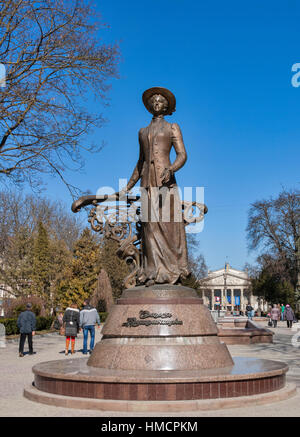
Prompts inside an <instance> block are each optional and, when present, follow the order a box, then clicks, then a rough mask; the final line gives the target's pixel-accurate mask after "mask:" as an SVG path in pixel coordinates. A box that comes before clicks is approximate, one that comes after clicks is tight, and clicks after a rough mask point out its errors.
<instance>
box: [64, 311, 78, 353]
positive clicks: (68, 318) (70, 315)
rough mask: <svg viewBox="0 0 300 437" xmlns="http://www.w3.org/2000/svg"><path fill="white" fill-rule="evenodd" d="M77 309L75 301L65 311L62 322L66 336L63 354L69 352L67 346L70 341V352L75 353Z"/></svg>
mask: <svg viewBox="0 0 300 437" xmlns="http://www.w3.org/2000/svg"><path fill="white" fill-rule="evenodd" d="M79 321H80V315H79V309H78V308H77V304H76V303H72V305H71V306H70V307H68V308H67V309H66V311H65V314H64V317H63V322H64V328H65V336H66V350H65V355H68V354H69V346H70V341H71V354H72V355H73V354H74V353H75V338H76V337H77V334H78V332H79Z"/></svg>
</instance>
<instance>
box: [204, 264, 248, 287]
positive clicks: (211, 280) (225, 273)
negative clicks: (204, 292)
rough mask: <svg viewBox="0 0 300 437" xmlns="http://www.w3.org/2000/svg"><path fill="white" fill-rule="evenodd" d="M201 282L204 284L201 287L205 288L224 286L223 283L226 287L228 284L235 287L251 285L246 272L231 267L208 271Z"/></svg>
mask: <svg viewBox="0 0 300 437" xmlns="http://www.w3.org/2000/svg"><path fill="white" fill-rule="evenodd" d="M225 280H226V283H225ZM203 282H204V284H205V285H203V287H205V288H224V286H225V285H226V287H228V288H230V286H234V287H235V288H238V287H250V286H251V282H250V280H249V276H248V273H247V272H243V271H240V270H237V269H233V268H231V267H227V268H226V269H219V270H215V271H213V272H209V274H208V276H207V277H206V278H205V279H204V280H203Z"/></svg>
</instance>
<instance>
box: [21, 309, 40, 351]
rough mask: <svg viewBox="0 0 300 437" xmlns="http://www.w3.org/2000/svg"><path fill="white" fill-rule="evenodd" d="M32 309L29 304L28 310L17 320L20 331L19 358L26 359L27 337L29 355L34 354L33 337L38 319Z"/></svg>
mask: <svg viewBox="0 0 300 437" xmlns="http://www.w3.org/2000/svg"><path fill="white" fill-rule="evenodd" d="M31 308H32V305H31V303H28V304H27V305H26V310H25V311H23V312H22V313H21V314H20V315H19V317H18V320H17V325H18V328H19V330H20V343H19V357H24V345H25V340H26V337H27V338H28V347H29V355H32V354H33V346H32V336H34V335H35V330H36V317H35V314H34V313H33V312H32V311H31Z"/></svg>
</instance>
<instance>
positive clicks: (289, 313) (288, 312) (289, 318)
mask: <svg viewBox="0 0 300 437" xmlns="http://www.w3.org/2000/svg"><path fill="white" fill-rule="evenodd" d="M283 317H284V320H286V323H287V327H288V328H291V327H292V326H293V320H294V319H295V315H294V311H293V310H292V308H291V307H290V305H289V304H287V305H286V306H285V310H284V313H283Z"/></svg>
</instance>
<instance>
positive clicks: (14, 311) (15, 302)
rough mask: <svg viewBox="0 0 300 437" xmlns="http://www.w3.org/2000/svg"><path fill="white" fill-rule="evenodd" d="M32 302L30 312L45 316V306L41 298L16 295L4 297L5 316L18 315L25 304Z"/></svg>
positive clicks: (24, 308)
mask: <svg viewBox="0 0 300 437" xmlns="http://www.w3.org/2000/svg"><path fill="white" fill-rule="evenodd" d="M27 303H31V304H32V308H31V310H32V312H33V313H34V314H35V315H36V316H45V306H44V303H43V300H42V299H41V298H40V297H38V296H29V297H18V298H17V299H4V301H3V308H4V313H5V316H6V317H7V318H13V317H18V316H19V314H20V313H21V312H22V311H25V310H26V304H27Z"/></svg>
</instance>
